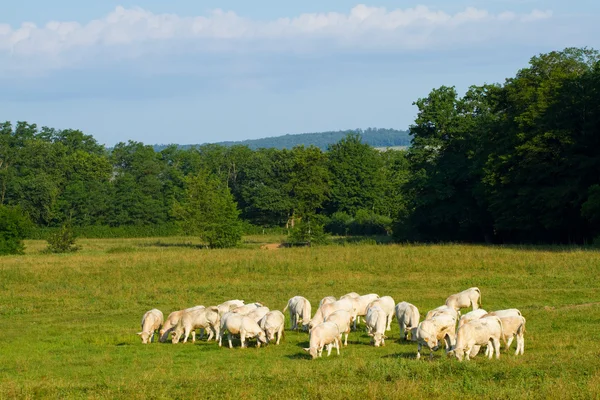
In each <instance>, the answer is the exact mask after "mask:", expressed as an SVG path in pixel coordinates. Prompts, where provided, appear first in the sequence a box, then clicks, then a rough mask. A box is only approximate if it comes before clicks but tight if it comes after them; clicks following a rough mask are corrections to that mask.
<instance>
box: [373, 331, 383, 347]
mask: <svg viewBox="0 0 600 400" xmlns="http://www.w3.org/2000/svg"><path fill="white" fill-rule="evenodd" d="M369 336H371V337H372V338H373V344H374V345H375V347H379V346H385V340H384V339H387V336H385V335H384V334H383V333H369Z"/></svg>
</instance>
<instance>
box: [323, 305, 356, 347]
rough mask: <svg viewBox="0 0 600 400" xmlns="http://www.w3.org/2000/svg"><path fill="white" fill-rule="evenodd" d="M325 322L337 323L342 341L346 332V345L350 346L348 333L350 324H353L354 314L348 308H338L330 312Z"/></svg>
mask: <svg viewBox="0 0 600 400" xmlns="http://www.w3.org/2000/svg"><path fill="white" fill-rule="evenodd" d="M325 322H333V323H334V324H336V325H337V327H338V330H339V331H340V342H341V341H342V334H346V340H345V341H344V346H348V334H349V333H350V325H351V324H352V314H350V312H348V311H346V310H337V311H334V312H333V313H331V314H329V316H328V317H327V319H326V320H325Z"/></svg>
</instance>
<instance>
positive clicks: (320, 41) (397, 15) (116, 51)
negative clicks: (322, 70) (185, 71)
mask: <svg viewBox="0 0 600 400" xmlns="http://www.w3.org/2000/svg"><path fill="white" fill-rule="evenodd" d="M551 17H552V12H551V11H540V10H533V11H532V12H530V13H527V14H517V13H515V12H512V11H506V12H502V13H499V14H493V13H490V12H488V11H486V10H483V9H477V8H474V7H468V8H466V9H464V10H462V11H460V12H457V13H454V14H451V13H447V12H444V11H442V10H438V9H431V8H428V7H425V6H421V5H420V6H416V7H413V8H406V9H395V10H387V9H385V8H381V7H370V6H366V5H364V4H360V5H357V6H356V7H354V8H352V9H351V10H350V11H349V12H348V13H336V12H331V13H316V14H302V15H299V16H296V17H293V18H281V19H277V20H271V21H257V20H252V19H248V18H244V17H241V16H239V15H237V14H235V13H234V12H230V11H223V10H219V9H218V10H214V11H212V12H211V13H209V14H208V15H206V16H197V17H185V16H179V15H174V14H154V13H152V12H150V11H148V10H144V9H142V8H137V7H136V8H124V7H120V6H119V7H117V8H116V9H115V10H114V11H112V12H111V13H109V14H108V15H106V16H105V17H104V18H101V19H97V20H93V21H90V22H88V23H85V24H81V23H78V22H60V21H51V22H48V23H47V24H46V25H45V26H36V25H34V24H32V23H23V24H22V25H21V26H20V27H16V28H13V27H11V26H9V25H6V24H0V57H3V58H5V57H6V56H9V60H8V62H9V63H12V67H13V68H14V69H18V68H22V67H23V65H24V63H25V61H27V60H31V59H37V60H40V59H41V60H44V63H43V65H44V68H58V67H61V66H65V65H77V64H78V63H82V62H85V61H86V60H87V61H90V60H91V59H92V58H93V57H94V55H96V56H97V54H98V52H101V53H102V54H103V55H104V56H108V58H109V59H110V58H117V59H118V58H122V57H129V58H131V57H134V58H135V57H138V56H140V55H143V54H146V53H148V52H151V53H156V52H157V51H167V52H168V51H169V49H171V50H173V49H174V48H177V45H180V46H184V47H185V48H186V49H187V50H189V51H196V52H215V51H217V52H219V51H221V52H248V51H273V52H290V51H314V50H315V49H318V48H323V47H328V48H329V49H330V50H331V49H333V50H335V49H341V50H349V49H350V50H361V49H362V50H364V49H367V50H371V49H377V50H385V51H399V50H403V49H419V48H428V49H430V48H435V47H447V46H449V45H452V44H460V45H463V46H464V45H465V44H468V43H476V42H482V43H483V42H485V41H486V40H489V39H490V38H497V37H502V36H503V35H504V34H506V33H507V32H508V31H510V28H508V26H509V25H510V24H519V25H527V24H531V23H533V22H535V21H538V20H541V19H547V18H551ZM474 30H475V31H476V32H477V34H473V32H474ZM37 66H38V67H39V64H37ZM5 67H6V63H5Z"/></svg>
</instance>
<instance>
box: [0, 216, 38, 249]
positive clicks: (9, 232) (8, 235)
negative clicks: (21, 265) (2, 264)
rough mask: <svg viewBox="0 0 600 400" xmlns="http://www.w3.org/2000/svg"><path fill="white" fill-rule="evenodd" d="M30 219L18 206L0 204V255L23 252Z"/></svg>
mask: <svg viewBox="0 0 600 400" xmlns="http://www.w3.org/2000/svg"><path fill="white" fill-rule="evenodd" d="M30 227H31V221H29V218H28V217H27V216H26V215H25V214H24V213H23V211H22V210H21V209H20V208H19V207H9V206H0V255H5V254H23V250H24V249H25V246H24V244H23V239H25V236H26V235H27V232H28V230H29V229H30Z"/></svg>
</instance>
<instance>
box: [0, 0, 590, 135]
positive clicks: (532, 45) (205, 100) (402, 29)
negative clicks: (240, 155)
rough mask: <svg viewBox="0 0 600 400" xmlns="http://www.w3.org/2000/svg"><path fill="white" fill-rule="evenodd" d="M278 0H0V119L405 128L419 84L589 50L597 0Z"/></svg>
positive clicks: (140, 125)
mask: <svg viewBox="0 0 600 400" xmlns="http://www.w3.org/2000/svg"><path fill="white" fill-rule="evenodd" d="M88 3H89V4H88ZM286 3H289V2H282V1H258V0H257V1H254V2H248V1H239V0H237V1H236V0H221V1H219V2H217V1H196V0H171V1H169V2H166V1H162V0H161V1H159V0H138V1H128V0H127V1H125V0H124V1H112V0H103V1H93V2H83V1H80V0H77V1H75V0H54V1H52V2H49V1H45V0H44V1H41V0H37V1H35V0H22V1H20V2H2V4H1V5H0V120H12V121H17V120H27V121H29V122H36V123H38V124H39V125H48V126H52V127H56V128H77V129H82V130H83V131H85V132H86V133H90V134H93V135H94V136H95V137H96V138H97V139H98V140H99V141H100V142H101V143H105V144H107V145H113V144H115V143H116V142H118V141H124V140H129V139H131V140H138V141H142V142H144V143H182V144H184V143H204V142H215V141H222V140H241V139H248V138H259V137H265V136H275V135H280V134H285V133H301V132H314V131H324V130H338V129H352V128H367V127H384V128H398V129H405V128H406V127H407V126H408V125H409V124H410V123H411V122H412V120H413V119H414V115H415V112H416V110H415V108H414V106H412V102H413V101H415V100H416V99H417V98H419V97H423V96H426V95H427V93H428V92H429V91H430V90H431V89H432V88H435V87H438V86H440V85H456V86H457V88H458V89H459V90H461V91H462V90H464V89H466V87H468V86H469V85H471V84H482V83H486V82H487V83H492V82H502V81H503V80H504V79H505V78H507V77H510V76H513V75H514V74H515V72H516V71H517V70H518V69H519V68H522V67H524V66H526V65H527V62H528V60H529V58H530V57H531V56H533V55H535V54H538V53H541V52H546V51H550V50H560V49H562V48H564V47H567V46H588V47H593V48H597V49H598V48H600V43H598V42H599V41H600V26H598V25H599V24H597V21H598V20H600V19H599V17H600V5H598V4H597V3H600V2H592V1H585V0H582V1H572V2H568V3H567V2H559V1H536V0H529V1H528V0H519V1H517V0H496V1H494V0H487V1H477V0H473V1H464V0H460V1H454V2H452V4H451V5H450V4H447V3H449V2H446V1H440V0H438V1H429V2H427V1H421V2H413V1H385V0H380V1H378V2H363V3H360V2H357V1H345V0H343V1H342V0H340V1H329V2H327V3H326V4H327V5H324V3H325V2H317V1H312V0H309V1H303V2H294V4H286Z"/></svg>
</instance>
